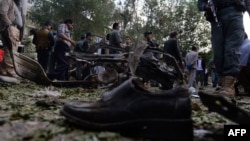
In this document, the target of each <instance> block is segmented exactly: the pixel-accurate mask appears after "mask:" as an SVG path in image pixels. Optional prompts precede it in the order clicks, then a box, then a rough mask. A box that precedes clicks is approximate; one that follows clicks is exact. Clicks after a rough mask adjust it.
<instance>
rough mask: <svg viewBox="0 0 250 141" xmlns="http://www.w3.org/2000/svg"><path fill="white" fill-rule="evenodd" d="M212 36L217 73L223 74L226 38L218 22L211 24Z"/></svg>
mask: <svg viewBox="0 0 250 141" xmlns="http://www.w3.org/2000/svg"><path fill="white" fill-rule="evenodd" d="M211 34H212V35H211V36H212V38H211V41H212V48H213V55H214V64H215V67H216V70H217V72H218V73H219V74H222V72H223V60H224V46H223V42H224V36H223V31H222V29H221V27H218V26H217V23H216V22H211Z"/></svg>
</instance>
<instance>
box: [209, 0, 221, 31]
mask: <svg viewBox="0 0 250 141" xmlns="http://www.w3.org/2000/svg"><path fill="white" fill-rule="evenodd" d="M208 5H209V6H210V9H211V12H212V13H213V16H214V19H215V22H216V23H217V26H218V27H220V23H219V20H218V18H217V14H216V8H215V6H214V2H213V0H208Z"/></svg>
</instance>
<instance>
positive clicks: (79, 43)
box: [74, 34, 86, 52]
mask: <svg viewBox="0 0 250 141" xmlns="http://www.w3.org/2000/svg"><path fill="white" fill-rule="evenodd" d="M85 38H86V35H85V34H82V35H81V39H80V41H78V42H77V43H76V47H75V48H74V52H83V49H82V46H83V42H84V40H85Z"/></svg>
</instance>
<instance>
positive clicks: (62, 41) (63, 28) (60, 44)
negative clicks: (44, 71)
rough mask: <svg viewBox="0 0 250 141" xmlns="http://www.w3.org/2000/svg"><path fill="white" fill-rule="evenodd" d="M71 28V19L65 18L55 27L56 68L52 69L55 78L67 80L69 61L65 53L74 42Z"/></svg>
mask: <svg viewBox="0 0 250 141" xmlns="http://www.w3.org/2000/svg"><path fill="white" fill-rule="evenodd" d="M72 29H73V20H71V19H67V20H65V21H64V23H62V24H60V25H59V26H58V28H57V38H56V39H57V41H56V45H55V50H54V53H55V61H56V68H55V71H54V75H55V78H56V79H58V80H68V79H69V75H68V70H69V61H68V59H67V57H66V53H67V52H69V51H70V46H71V45H72V46H75V45H76V43H75V41H74V40H72V39H71V35H70V30H72Z"/></svg>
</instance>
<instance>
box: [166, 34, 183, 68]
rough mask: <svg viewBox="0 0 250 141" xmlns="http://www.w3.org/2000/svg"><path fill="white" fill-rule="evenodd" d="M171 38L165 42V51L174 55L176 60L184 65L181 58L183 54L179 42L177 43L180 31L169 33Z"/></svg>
mask: <svg viewBox="0 0 250 141" xmlns="http://www.w3.org/2000/svg"><path fill="white" fill-rule="evenodd" d="M169 37H170V38H169V39H168V40H167V41H166V42H165V43H164V51H165V52H167V53H169V54H170V55H172V56H173V57H174V58H175V59H176V61H177V62H178V63H179V64H180V66H181V67H183V66H182V62H183V61H182V59H181V54H180V51H179V48H178V43H177V37H178V33H177V32H172V33H170V34H169Z"/></svg>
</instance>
